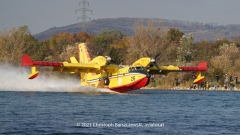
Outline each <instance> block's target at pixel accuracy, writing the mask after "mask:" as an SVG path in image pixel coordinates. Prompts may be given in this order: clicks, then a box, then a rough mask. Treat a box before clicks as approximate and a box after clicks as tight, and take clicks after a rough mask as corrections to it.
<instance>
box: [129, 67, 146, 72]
mask: <svg viewBox="0 0 240 135" xmlns="http://www.w3.org/2000/svg"><path fill="white" fill-rule="evenodd" d="M139 70H146V68H145V67H143V66H137V67H129V71H139Z"/></svg>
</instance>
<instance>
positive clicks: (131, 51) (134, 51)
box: [127, 20, 165, 64]
mask: <svg viewBox="0 0 240 135" xmlns="http://www.w3.org/2000/svg"><path fill="white" fill-rule="evenodd" d="M161 26H162V22H157V23H156V22H154V20H149V21H148V23H147V26H145V24H144V21H138V22H136V24H135V25H134V36H133V37H132V38H131V40H130V43H129V46H128V50H127V51H128V61H127V64H131V63H133V62H134V61H136V60H137V59H139V58H141V57H144V56H145V57H146V56H147V55H146V51H147V52H148V53H149V54H150V55H152V57H154V56H155V55H157V54H158V53H159V52H163V44H164V42H165V31H163V30H162V29H161ZM161 55H162V54H161ZM161 55H160V57H161Z"/></svg>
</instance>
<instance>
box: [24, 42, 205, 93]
mask: <svg viewBox="0 0 240 135" xmlns="http://www.w3.org/2000/svg"><path fill="white" fill-rule="evenodd" d="M78 53H79V61H77V59H76V58H75V57H71V58H70V63H69V62H45V61H32V60H31V58H30V56H29V55H27V54H25V55H23V56H22V66H31V74H30V75H29V76H28V78H29V79H34V78H36V77H37V76H38V74H39V72H38V71H37V70H36V67H37V66H51V67H53V69H52V70H53V71H59V72H70V73H80V84H81V85H82V86H91V87H95V88H108V89H110V90H112V91H116V92H120V93H124V92H128V91H131V90H137V89H140V88H142V87H145V86H147V85H148V83H149V81H150V76H151V75H152V74H164V75H167V74H168V73H169V72H185V71H191V72H196V78H195V80H194V82H193V83H194V84H199V83H201V82H202V81H203V80H204V76H201V72H202V71H206V70H207V62H202V63H200V64H199V65H198V66H196V67H184V66H182V67H178V66H173V65H169V66H158V65H157V64H156V61H155V59H156V58H157V56H158V55H157V56H156V57H155V58H150V56H149V57H144V58H140V59H139V60H137V61H135V62H134V63H133V64H132V65H129V66H121V65H116V64H112V63H111V61H112V60H111V57H109V56H97V57H95V58H94V59H93V60H91V59H90V55H89V53H88V50H87V44H85V43H81V44H79V45H78ZM148 55H149V54H148Z"/></svg>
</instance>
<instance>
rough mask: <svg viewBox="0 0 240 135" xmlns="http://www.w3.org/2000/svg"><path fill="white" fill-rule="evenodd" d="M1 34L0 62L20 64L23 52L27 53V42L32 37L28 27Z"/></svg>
mask: <svg viewBox="0 0 240 135" xmlns="http://www.w3.org/2000/svg"><path fill="white" fill-rule="evenodd" d="M0 34H1V35H0V48H1V51H0V61H9V62H12V63H14V64H18V63H20V62H21V57H22V55H23V52H26V51H25V49H26V48H25V43H26V41H25V40H26V38H28V35H30V31H29V29H28V26H26V25H24V26H21V27H19V28H18V29H16V28H13V29H11V30H5V31H4V32H1V33H0Z"/></svg>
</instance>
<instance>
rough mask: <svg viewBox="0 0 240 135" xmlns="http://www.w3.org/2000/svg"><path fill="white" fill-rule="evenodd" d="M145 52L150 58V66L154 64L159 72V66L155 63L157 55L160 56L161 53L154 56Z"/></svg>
mask: <svg viewBox="0 0 240 135" xmlns="http://www.w3.org/2000/svg"><path fill="white" fill-rule="evenodd" d="M146 53H147V55H148V57H150V58H151V60H150V63H151V66H152V65H155V66H156V67H157V69H158V70H159V72H161V69H160V68H159V66H158V65H157V62H156V59H157V57H158V56H160V54H161V53H158V54H157V55H156V56H155V57H151V56H150V55H149V53H148V52H147V51H146Z"/></svg>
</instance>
